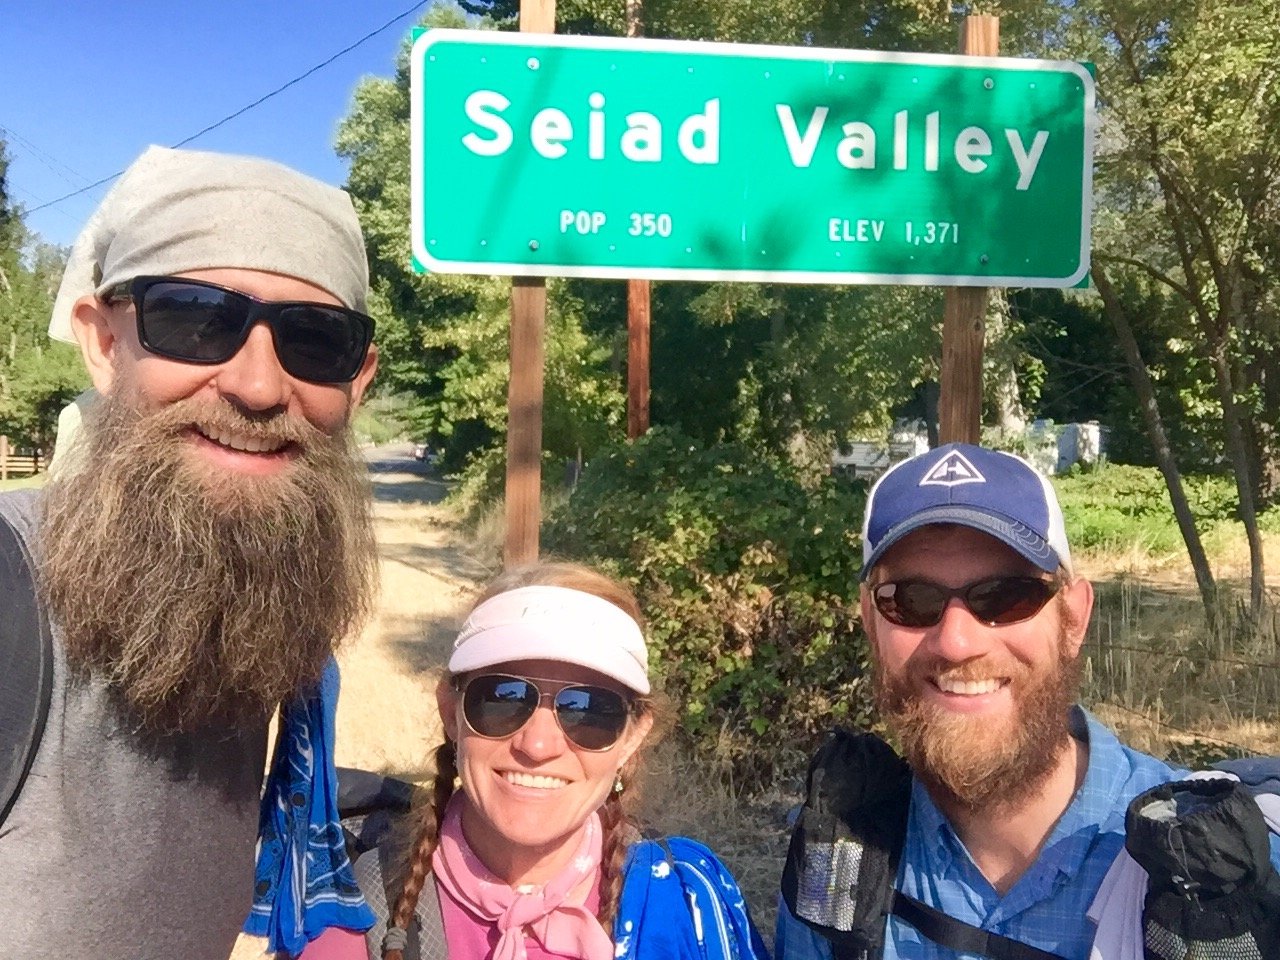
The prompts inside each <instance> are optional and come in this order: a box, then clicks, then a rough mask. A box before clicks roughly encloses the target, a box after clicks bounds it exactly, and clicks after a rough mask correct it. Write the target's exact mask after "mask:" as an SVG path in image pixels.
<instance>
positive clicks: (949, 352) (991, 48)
mask: <svg viewBox="0 0 1280 960" xmlns="http://www.w3.org/2000/svg"><path fill="white" fill-rule="evenodd" d="M960 52H961V53H962V54H969V55H973V56H981V57H994V56H995V55H996V54H998V53H999V52H1000V18H999V17H993V16H989V15H979V16H970V17H965V18H964V20H963V21H962V23H961V25H960ZM988 299H989V294H988V291H987V288H986V287H949V288H947V291H946V293H945V294H944V295H943V306H942V370H941V372H940V375H939V377H938V387H939V396H938V441H939V442H940V443H952V442H953V441H955V442H960V443H978V442H979V441H980V440H981V439H982V348H983V345H984V343H985V340H986V316H987V301H988Z"/></svg>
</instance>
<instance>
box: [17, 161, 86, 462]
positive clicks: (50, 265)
mask: <svg viewBox="0 0 1280 960" xmlns="http://www.w3.org/2000/svg"><path fill="white" fill-rule="evenodd" d="M8 167H9V159H8V152H7V150H6V149H5V144H4V141H3V140H0V434H2V435H5V436H8V437H9V439H10V441H11V442H12V443H13V444H14V445H15V446H17V447H26V448H32V449H35V450H38V451H40V452H41V453H43V454H47V453H48V452H49V451H50V450H51V449H52V447H53V437H54V434H55V432H56V429H57V422H58V413H59V412H60V411H61V410H62V407H63V406H64V405H65V404H66V403H67V402H68V401H70V399H71V398H72V397H74V396H75V395H76V394H78V393H79V392H80V391H81V390H83V389H84V388H85V387H86V386H87V385H88V377H87V375H86V374H85V372H84V369H83V367H82V366H81V364H80V356H79V353H78V351H76V350H75V349H74V348H72V347H69V346H67V345H66V344H51V343H50V342H49V338H48V336H47V335H46V333H45V330H46V328H47V326H48V324H49V314H50V312H51V311H52V309H53V297H54V294H55V292H56V291H57V287H58V283H59V281H60V280H61V277H62V268H63V265H64V263H65V254H64V252H63V251H62V250H59V249H57V248H55V247H50V246H49V245H47V244H40V243H37V242H35V240H34V238H33V237H32V236H31V235H30V233H29V232H28V231H27V229H26V227H25V225H24V224H23V222H22V211H21V210H20V209H19V208H17V207H16V206H14V205H13V203H12V201H11V200H10V198H9V195H8V190H7V185H6V182H5V181H6V174H7V173H8Z"/></svg>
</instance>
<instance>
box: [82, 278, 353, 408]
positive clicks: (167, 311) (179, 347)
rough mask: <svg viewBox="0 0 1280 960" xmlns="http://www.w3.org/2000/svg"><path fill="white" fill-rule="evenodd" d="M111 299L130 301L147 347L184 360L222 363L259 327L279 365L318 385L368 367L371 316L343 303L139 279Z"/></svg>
mask: <svg viewBox="0 0 1280 960" xmlns="http://www.w3.org/2000/svg"><path fill="white" fill-rule="evenodd" d="M105 299H106V301H107V302H112V301H118V300H132V301H133V306H134V310H135V312H136V313H137V317H138V340H139V342H140V343H141V344H142V346H143V348H145V349H146V350H148V351H150V352H151V353H154V354H157V355H158V356H161V357H167V358H169V359H170V360H182V361H184V362H186V363H209V364H212V363H225V362H226V361H228V360H230V359H231V358H232V357H234V356H235V355H236V353H237V352H238V351H239V350H240V348H241V347H243V346H244V343H245V341H246V340H248V339H249V331H250V330H252V329H253V326H254V324H256V323H259V322H262V323H265V324H266V325H267V326H268V327H270V328H271V339H272V342H273V343H274V344H275V350H276V356H277V357H278V358H279V360H280V366H281V367H283V368H284V370H285V372H286V373H288V374H289V375H290V376H293V377H297V378H298V379H299V380H310V381H312V382H313V383H347V382H349V381H350V380H352V379H354V378H355V375H356V374H357V373H359V372H360V368H361V367H362V366H363V365H364V360H365V356H366V355H367V354H368V352H369V342H370V341H371V340H372V339H373V320H372V318H370V317H367V316H365V315H364V314H363V313H358V312H357V311H355V310H348V309H347V308H346V307H338V306H332V305H330V304H327V303H309V302H307V301H303V300H275V301H265V300H259V299H257V298H256V297H251V296H249V295H248V294H244V293H240V292H239V291H236V290H228V289H227V288H226V287H220V286H218V285H217V284H216V283H207V282H205V281H204V280H187V279H185V278H182V277H134V278H133V279H132V280H127V281H125V282H124V283H118V284H116V285H115V286H114V287H112V288H110V289H109V290H108V291H107V293H106V297H105Z"/></svg>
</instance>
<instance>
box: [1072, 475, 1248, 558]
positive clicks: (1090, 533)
mask: <svg viewBox="0 0 1280 960" xmlns="http://www.w3.org/2000/svg"><path fill="white" fill-rule="evenodd" d="M1182 484H1183V489H1184V490H1185V491H1186V494H1187V500H1188V502H1189V503H1190V505H1191V511H1192V513H1194V514H1195V517H1196V523H1197V525H1198V526H1199V527H1200V528H1201V529H1202V530H1205V529H1208V528H1209V527H1211V526H1213V525H1214V524H1216V523H1221V522H1224V521H1231V520H1234V519H1235V516H1236V503H1237V500H1236V490H1235V484H1234V481H1233V480H1232V479H1231V478H1230V477H1214V476H1196V475H1188V476H1184V477H1183V478H1182ZM1054 487H1055V488H1056V489H1057V491H1058V498H1059V500H1060V501H1061V503H1062V513H1063V517H1064V519H1065V521H1066V526H1067V539H1068V541H1069V542H1070V543H1071V546H1072V549H1073V550H1082V551H1083V550H1128V549H1132V548H1133V547H1134V546H1135V545H1136V546H1139V547H1141V548H1142V549H1143V550H1145V551H1147V552H1151V553H1168V552H1179V551H1181V550H1182V549H1183V548H1184V547H1183V542H1182V536H1181V534H1180V533H1179V531H1178V525H1177V523H1176V522H1175V521H1174V518H1173V513H1172V510H1171V509H1170V506H1169V491H1168V489H1167V488H1166V487H1165V483H1164V478H1163V477H1162V476H1161V475H1160V471H1159V470H1157V469H1156V468H1155V467H1134V466H1120V465H1117V464H1107V465H1105V466H1102V467H1099V468H1097V469H1093V470H1089V471H1077V472H1073V473H1071V474H1068V475H1066V476H1062V477H1057V478H1055V479H1054Z"/></svg>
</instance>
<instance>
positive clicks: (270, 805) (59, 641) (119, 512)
mask: <svg viewBox="0 0 1280 960" xmlns="http://www.w3.org/2000/svg"><path fill="white" fill-rule="evenodd" d="M367 294H368V266H367V260H366V256H365V249H364V242H363V239H362V237H361V233H360V228H359V223H358V221H357V219H356V215H355V211H354V209H353V207H352V204H351V200H350V198H349V197H348V196H347V195H346V194H345V193H344V192H343V191H341V190H338V189H336V188H334V187H331V186H328V185H325V184H323V183H320V182H319V181H316V180H313V179H311V178H309V177H306V176H303V175H302V174H299V173H297V172H296V171H293V170H291V169H289V168H287V167H284V166H281V165H279V164H276V163H272V162H269V161H266V160H261V159H257V158H251V157H238V156H229V155H223V154H214V153H205V152H198V151H176V150H167V149H162V148H158V147H153V148H150V149H149V150H147V151H146V152H145V153H143V154H142V156H141V157H140V158H139V159H138V160H136V161H135V162H134V163H133V165H132V166H130V167H129V169H128V170H127V171H126V172H125V174H124V175H123V176H122V177H121V178H120V180H119V181H118V182H117V183H116V185H115V186H114V187H113V188H112V190H111V191H110V192H109V193H108V195H107V196H106V197H105V199H104V200H103V201H102V204H101V205H100V206H99V208H98V210H97V211H96V212H95V213H94V214H93V216H92V217H91V219H90V221H89V222H88V224H87V225H86V227H85V228H84V230H83V232H82V233H81V235H80V237H79V238H78V239H77V241H76V243H75V245H74V247H73V249H72V252H71V256H70V260H69V262H68V266H67V270H66V274H65V276H64V279H63V282H62V287H61V289H60V291H59V293H58V297H57V301H56V304H55V307H54V315H53V318H52V320H51V323H50V330H51V333H53V334H54V335H62V336H66V335H68V334H70V335H73V336H74V339H75V340H76V342H77V343H78V344H79V346H80V349H81V352H82V355H83V358H84V361H85V364H86V366H87V368H88V370H89V374H90V377H91V379H92V381H93V386H94V388H95V390H96V391H97V393H98V394H99V396H98V398H97V399H95V400H94V401H93V402H92V403H91V404H89V405H88V406H87V408H86V412H85V415H84V422H83V425H82V427H81V430H80V436H79V437H78V438H77V440H76V441H75V443H74V444H73V445H72V446H71V447H70V448H69V449H63V450H60V451H59V469H58V472H57V474H56V475H55V476H54V477H53V478H52V479H51V480H50V482H49V483H48V484H47V485H46V486H45V487H44V489H43V490H41V491H39V492H32V491H21V492H14V493H6V494H3V495H0V528H7V529H8V532H9V534H10V535H12V534H14V533H16V534H17V541H18V542H20V544H21V546H22V548H23V550H24V555H25V557H26V560H27V565H28V566H29V567H30V568H31V570H32V571H33V573H34V576H33V578H32V579H33V582H34V585H35V591H28V592H34V593H35V599H34V600H33V603H34V605H35V606H36V608H37V609H38V612H39V615H40V616H39V619H40V620H41V621H42V622H43V624H44V628H43V630H35V629H32V630H31V631H30V634H29V646H30V647H31V648H35V646H36V645H37V644H39V643H41V641H42V638H45V640H46V642H47V643H48V649H49V651H50V653H49V657H48V660H49V663H48V689H47V691H46V697H45V705H44V707H43V709H42V710H41V711H40V716H39V720H40V721H41V723H39V724H31V725H30V726H31V728H32V729H33V730H34V731H35V732H34V734H32V735H30V736H28V737H27V739H26V740H18V739H17V738H16V737H15V736H14V731H13V729H12V725H8V726H6V723H5V722H4V718H3V717H0V736H2V737H8V738H9V739H8V741H0V748H2V749H0V760H2V759H4V758H7V757H8V756H10V755H18V754H23V753H27V754H28V755H27V756H26V760H25V769H24V770H21V771H19V774H20V775H19V776H18V777H17V778H16V780H17V783H18V784H19V786H20V789H18V790H16V791H14V792H13V795H12V796H5V795H2V794H0V863H2V864H3V866H0V871H3V876H4V881H3V892H2V893H0V944H2V947H0V955H3V956H5V957H15V958H17V957H24V958H25V957H33V958H34V957H97V958H101V960H139V958H161V957H164V958H171V957H182V958H184V960H204V958H207V960H226V957H227V956H228V954H229V953H230V951H231V948H232V946H233V944H234V942H235V939H236V936H237V934H238V932H239V931H240V929H241V927H242V925H244V924H245V923H246V916H249V917H250V919H249V922H248V929H249V930H250V931H252V932H255V933H261V934H264V935H267V936H268V937H269V946H270V948H271V949H273V950H280V951H284V952H289V953H297V952H300V951H301V949H302V947H303V946H305V944H306V943H307V942H308V941H309V940H311V939H313V938H316V937H317V936H320V935H321V934H322V933H323V932H324V931H325V930H326V929H327V928H330V927H343V926H345V927H349V928H352V929H361V928H363V927H364V926H367V925H368V922H371V920H372V916H371V915H370V914H369V913H368V910H367V907H365V905H364V903H363V901H362V900H361V899H360V897H359V893H358V890H357V889H356V887H355V883H354V878H353V877H352V876H351V874H350V867H349V864H347V863H346V861H345V851H344V850H343V849H342V845H341V841H340V832H339V839H338V840H336V841H335V840H334V839H333V835H334V820H335V819H336V784H335V777H334V771H333V759H332V739H333V729H332V728H333V710H334V703H335V700H336V696H337V675H336V666H335V664H334V661H333V658H332V654H333V651H334V649H335V647H336V645H337V644H338V643H339V642H340V641H341V640H343V639H344V638H346V637H349V636H352V635H353V634H354V633H355V632H356V631H357V630H358V629H359V627H360V626H361V624H362V623H363V621H364V619H365V617H366V616H367V614H368V613H369V611H370V608H371V604H372V597H373V586H374V578H375V573H376V563H377V561H376V549H375V544H374V540H373V533H372V522H371V516H370V501H369V494H368V485H367V479H366V475H365V468H364V464H363V461H362V460H361V459H360V457H359V456H358V453H357V452H356V451H355V449H354V445H353V443H352V440H351V436H350V431H349V423H350V419H351V416H352V413H353V411H354V410H355V408H356V406H357V405H358V404H359V402H360V399H361V397H362V396H363V394H364V392H365V389H366V388H367V387H368V386H369V383H370V381H371V380H372V378H373V376H374V372H375V370H376V367H377V351H376V349H375V348H374V347H373V345H372V336H373V321H372V320H371V319H370V318H369V317H368V316H367V315H366V314H365V313H364V311H365V309H366V307H365V301H366V297H367ZM3 532H4V529H0V533H3ZM21 567H22V564H13V563H11V564H9V565H8V566H7V567H6V566H3V565H0V578H4V577H9V578H10V579H8V580H0V596H13V597H16V599H17V600H18V601H21V600H23V599H24V594H23V590H24V588H23V587H21V586H20V585H19V581H18V579H17V578H16V573H15V571H18V572H21V571H20V568H21ZM6 613H7V611H6ZM33 622H34V621H33ZM0 626H2V625H0ZM18 639H19V641H20V642H26V641H25V639H24V638H23V637H19V638H18ZM0 649H3V647H0ZM4 682H5V680H4V679H3V678H0V688H3V684H4ZM20 695H21V697H27V698H29V697H30V691H28V690H5V689H0V698H3V699H4V700H5V702H6V703H11V702H16V701H17V700H18V699H19V698H20ZM277 709H281V720H280V737H279V740H278V742H277V750H276V755H275V759H274V761H273V764H272V768H271V775H270V777H269V778H268V782H267V785H266V790H265V793H264V791H263V770H264V768H265V766H266V759H267V757H266V754H267V726H268V722H269V721H270V719H271V717H272V715H273V714H274V713H275V712H276V711H277ZM41 725H42V728H41ZM3 773H4V771H3V770H0V774H3ZM13 779H14V778H13V777H10V778H9V780H13ZM0 785H4V784H0ZM255 850H256V856H257V861H258V862H257V872H256V878H255ZM251 907H252V915H250V914H251Z"/></svg>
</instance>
